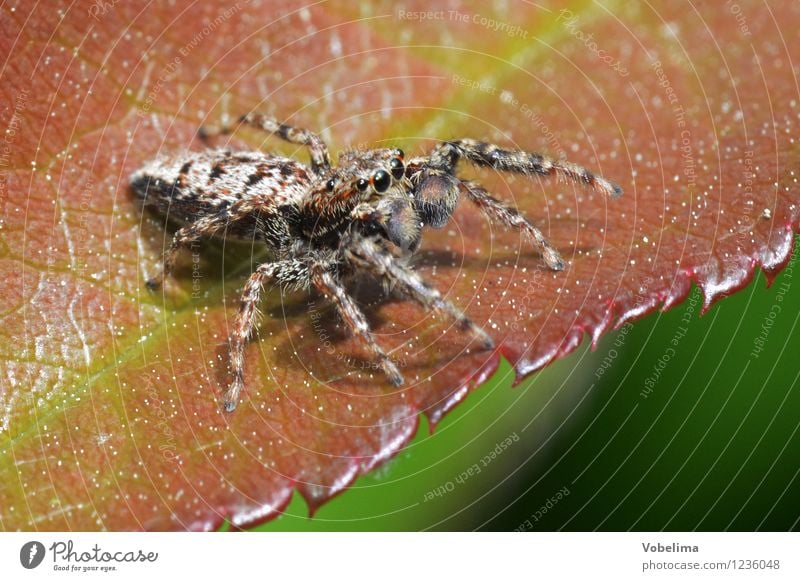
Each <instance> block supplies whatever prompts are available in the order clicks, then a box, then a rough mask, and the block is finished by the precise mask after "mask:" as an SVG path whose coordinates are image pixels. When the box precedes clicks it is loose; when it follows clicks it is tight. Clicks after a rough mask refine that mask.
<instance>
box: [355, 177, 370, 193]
mask: <svg viewBox="0 0 800 581" xmlns="http://www.w3.org/2000/svg"><path fill="white" fill-rule="evenodd" d="M368 185H369V182H368V181H367V180H365V179H364V178H361V179H360V180H358V181H357V182H356V187H357V188H358V191H360V192H363V191H364V190H366V189H367V186H368Z"/></svg>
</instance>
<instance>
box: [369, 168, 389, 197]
mask: <svg viewBox="0 0 800 581" xmlns="http://www.w3.org/2000/svg"><path fill="white" fill-rule="evenodd" d="M391 184H392V178H390V177H389V174H388V173H386V172H385V171H383V170H382V169H381V170H378V171H376V172H375V174H374V175H373V176H372V186H373V187H374V188H375V191H376V192H385V191H386V190H388V189H389V186H390V185H391Z"/></svg>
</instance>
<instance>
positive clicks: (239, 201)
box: [131, 114, 622, 411]
mask: <svg viewBox="0 0 800 581" xmlns="http://www.w3.org/2000/svg"><path fill="white" fill-rule="evenodd" d="M239 124H246V125H251V126H254V127H258V128H260V129H263V130H265V131H268V132H270V133H274V134H276V135H278V136H279V137H282V138H283V139H285V140H287V141H289V142H291V143H296V144H301V145H305V146H306V147H308V149H309V151H310V153H311V167H310V168H307V167H306V166H304V165H302V164H300V163H298V162H297V161H294V160H292V159H287V158H284V157H278V156H275V155H270V154H265V153H259V152H242V151H230V150H227V149H209V150H206V151H203V152H190V153H186V154H184V155H182V156H177V157H171V158H159V159H156V160H153V161H151V162H149V163H148V164H146V165H145V166H144V167H142V168H141V169H140V170H138V171H136V172H135V173H134V174H133V175H132V176H131V187H132V189H133V191H134V192H135V193H136V194H137V195H138V196H139V197H141V198H142V199H143V200H144V202H145V205H148V206H153V207H155V208H157V209H158V210H160V211H161V212H162V213H164V214H166V215H167V216H168V217H169V218H172V219H175V220H176V221H178V222H180V223H182V224H183V227H182V228H180V229H179V230H178V231H177V232H176V233H175V236H174V238H173V240H172V244H171V245H170V247H169V248H168V249H167V251H166V253H165V255H164V259H163V268H162V270H161V272H160V274H158V275H157V276H156V277H154V278H152V279H150V280H149V281H148V286H149V287H150V288H156V287H158V286H159V285H160V284H161V282H162V280H163V277H164V276H165V275H166V274H168V273H169V272H170V270H171V269H172V267H173V264H174V261H175V257H176V255H177V253H178V251H179V250H180V249H181V248H184V247H187V246H189V245H191V244H192V243H194V242H196V241H197V240H198V239H199V238H201V237H203V236H213V235H222V234H224V235H225V236H228V237H235V238H240V239H247V240H258V241H261V242H263V243H264V244H265V245H266V246H267V248H268V249H269V251H270V260H269V262H266V263H264V264H261V265H260V266H259V267H258V268H257V269H256V270H255V272H253V274H252V275H251V276H250V278H249V279H248V281H247V283H246V284H245V286H244V289H243V290H242V295H241V303H240V306H239V314H238V316H237V318H236V322H235V325H234V328H233V330H232V332H231V333H230V337H229V348H230V366H231V372H232V375H233V379H232V381H231V384H230V385H229V386H228V389H227V390H226V392H225V394H224V405H225V409H226V410H228V411H232V410H233V409H235V407H236V404H237V401H238V399H239V393H240V391H241V389H242V387H243V384H244V349H245V345H246V342H247V339H248V337H249V336H250V334H251V332H252V330H253V325H254V322H255V315H256V308H257V305H258V302H259V297H260V294H261V290H262V287H263V286H264V284H266V283H271V284H276V285H279V286H281V287H283V288H287V289H308V288H310V287H312V286H313V287H315V288H316V289H318V290H319V291H320V292H321V293H322V294H323V295H324V296H325V297H326V298H327V299H328V300H330V301H331V302H332V303H333V304H334V305H335V307H336V309H337V311H338V312H339V314H340V315H341V317H342V319H343V320H344V322H345V323H346V324H347V326H348V328H349V329H350V331H351V332H352V333H354V334H355V335H356V336H357V337H358V338H359V339H360V340H361V341H362V342H363V343H364V345H365V346H366V348H367V349H369V351H370V352H371V356H372V357H373V358H374V359H375V360H376V362H377V363H378V364H379V365H380V367H381V369H382V370H383V372H384V373H385V374H386V377H387V378H388V379H389V381H390V382H391V383H392V384H394V385H400V384H402V383H403V376H402V375H401V373H400V371H399V370H398V369H397V367H396V365H395V364H394V363H393V362H392V360H391V359H390V358H389V356H388V355H387V354H386V353H385V352H384V351H383V349H382V348H381V347H380V345H378V343H377V342H376V341H375V339H374V337H373V335H372V333H371V332H370V328H369V325H368V324H367V320H366V319H365V317H364V315H363V314H362V312H361V310H360V309H359V307H358V306H357V304H356V303H355V301H354V300H353V299H352V298H351V296H350V294H349V293H348V291H347V288H346V286H345V281H346V279H347V278H348V277H351V276H354V275H359V274H362V273H365V274H370V275H373V276H376V277H378V278H380V279H383V280H384V281H385V282H386V283H387V284H388V285H389V286H391V287H392V288H393V289H395V290H396V291H398V292H400V293H401V294H402V295H404V296H405V297H407V298H409V299H411V300H414V301H416V302H418V303H420V304H421V305H422V306H424V307H426V308H430V309H435V310H437V311H439V312H441V313H443V314H445V315H446V316H448V317H450V318H452V319H454V320H455V321H456V322H457V324H458V325H459V327H460V328H462V329H463V330H465V331H467V332H469V333H471V334H472V335H474V336H475V337H477V338H478V339H479V340H480V342H481V343H482V345H483V346H484V347H485V348H487V349H490V348H492V346H493V343H492V339H491V338H490V337H489V336H488V335H487V334H486V333H485V332H484V331H483V329H481V328H480V327H478V326H477V325H475V324H474V323H473V322H472V321H471V320H470V319H468V318H467V317H466V316H465V315H464V314H463V313H462V312H461V311H460V310H459V309H458V308H456V307H455V306H454V305H452V304H451V303H450V302H448V301H446V300H445V299H443V298H442V297H441V295H440V294H439V292H438V291H437V290H436V289H434V288H432V287H430V286H428V285H427V284H426V283H425V282H424V281H423V280H422V279H421V278H420V277H419V275H417V274H416V272H414V270H413V269H412V268H411V267H410V266H408V265H407V261H405V260H401V258H402V257H403V256H404V255H407V254H409V253H412V252H414V251H415V250H416V249H417V248H418V247H419V243H420V234H421V230H422V228H423V226H426V225H427V226H431V227H434V228H439V227H441V226H443V225H444V224H445V223H446V222H447V221H448V219H449V218H450V216H451V215H452V213H453V211H454V210H455V208H456V204H457V203H458V200H459V198H461V197H462V196H464V197H466V198H467V199H469V200H470V201H471V202H473V203H474V204H476V205H477V206H478V208H480V209H481V210H482V211H483V212H484V213H485V214H486V215H487V216H489V217H490V218H494V219H497V220H499V221H500V222H502V223H503V224H505V225H506V226H509V227H513V228H517V229H519V230H521V231H522V232H523V233H524V234H526V235H528V236H529V237H530V238H531V240H532V241H533V242H534V244H535V245H536V246H537V247H538V249H539V250H540V251H541V253H542V256H543V258H544V261H545V262H546V263H547V265H548V266H549V267H550V268H552V269H553V270H561V269H562V268H564V263H563V261H562V260H561V257H560V256H559V254H558V251H557V250H556V249H555V248H553V246H551V244H550V243H549V242H548V241H547V239H546V238H545V237H544V236H543V235H542V233H541V232H540V231H539V229H538V228H536V227H535V226H533V225H532V224H531V223H530V222H528V220H527V219H526V218H525V217H523V216H522V215H521V214H520V213H519V212H518V211H517V210H516V209H515V208H514V207H512V206H510V205H508V204H506V203H504V202H501V201H499V200H497V199H495V198H494V197H492V196H491V195H490V194H489V193H488V192H487V191H486V190H485V189H484V188H482V187H481V186H480V185H478V184H476V183H473V182H469V181H465V180H461V179H459V178H458V176H457V175H456V173H455V170H456V164H457V162H458V160H459V159H465V160H467V161H469V162H471V163H473V164H476V165H478V166H485V167H490V168H494V169H496V170H500V171H508V172H515V173H521V174H526V175H540V176H549V175H555V176H560V177H565V178H568V179H571V180H575V181H579V182H583V183H585V184H587V185H589V186H592V187H595V188H596V189H598V190H600V191H602V192H603V193H605V194H608V195H610V196H612V197H616V196H618V195H619V194H621V193H622V191H621V190H620V188H619V187H618V186H616V185H614V184H612V183H611V182H608V181H607V180H605V179H603V178H602V177H600V176H597V175H595V174H593V173H591V172H590V171H588V170H587V169H585V168H582V167H579V166H577V165H574V164H571V163H568V162H564V161H558V160H554V159H550V158H548V157H546V156H544V155H541V154H538V153H529V152H525V151H515V150H506V149H502V148H500V147H498V146H496V145H492V144H490V143H483V142H479V141H472V140H468V139H462V140H457V141H448V142H444V143H441V144H440V145H438V146H437V147H436V148H435V149H434V150H433V151H432V152H431V154H430V155H427V156H421V157H415V158H413V159H409V160H405V159H404V156H403V152H402V151H401V150H399V149H373V150H368V151H350V152H346V153H343V154H342V155H341V156H340V158H339V163H338V165H337V166H336V167H331V164H330V161H329V157H328V150H327V147H326V146H325V143H324V142H323V141H322V140H321V139H320V137H319V136H317V135H315V134H313V133H311V132H309V131H306V130H303V129H297V128H294V127H290V126H287V125H284V124H282V123H279V122H277V121H276V120H275V119H273V118H271V117H267V116H264V115H259V114H249V115H245V116H243V117H241V118H240V119H239ZM233 128H234V126H228V127H223V128H220V129H216V130H208V129H204V130H201V136H202V137H203V138H207V137H209V136H211V135H219V134H228V133H230V132H231V131H232V130H233Z"/></svg>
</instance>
